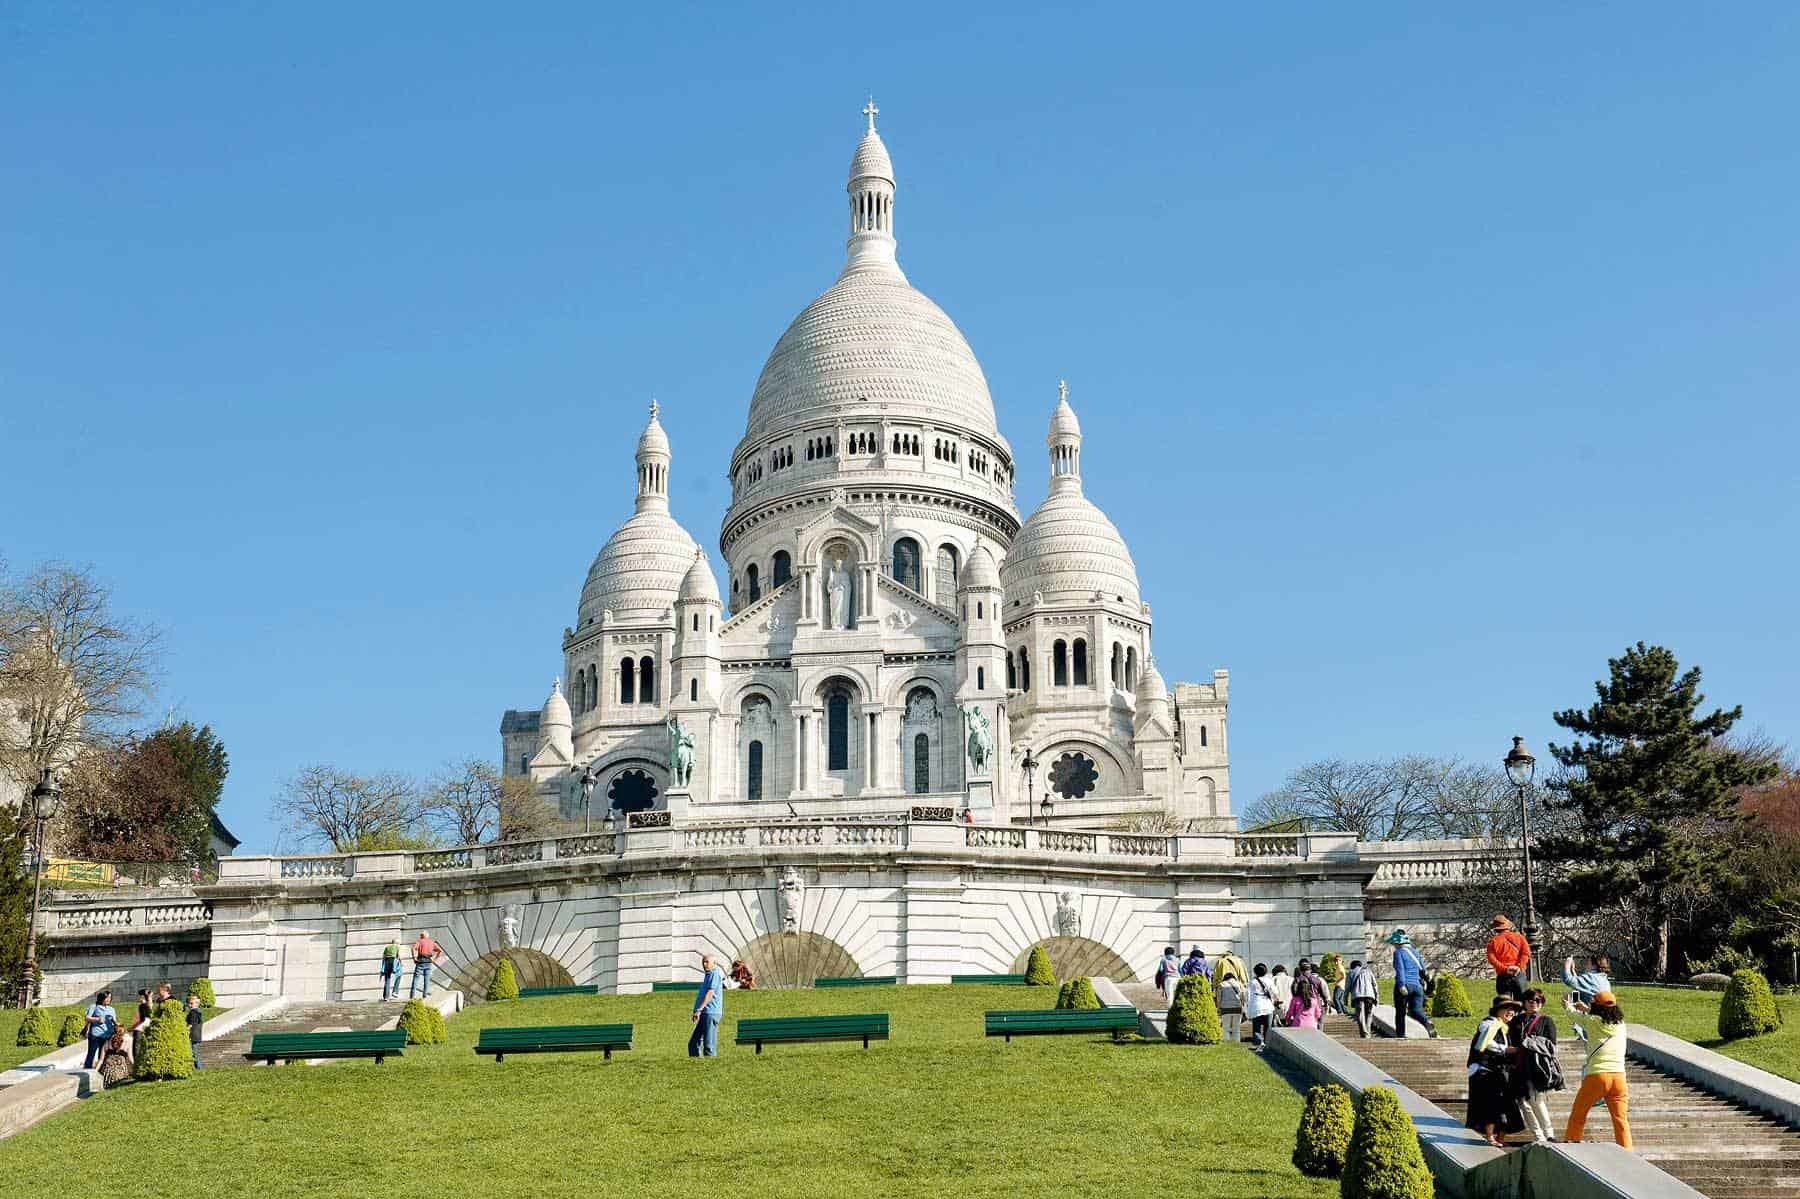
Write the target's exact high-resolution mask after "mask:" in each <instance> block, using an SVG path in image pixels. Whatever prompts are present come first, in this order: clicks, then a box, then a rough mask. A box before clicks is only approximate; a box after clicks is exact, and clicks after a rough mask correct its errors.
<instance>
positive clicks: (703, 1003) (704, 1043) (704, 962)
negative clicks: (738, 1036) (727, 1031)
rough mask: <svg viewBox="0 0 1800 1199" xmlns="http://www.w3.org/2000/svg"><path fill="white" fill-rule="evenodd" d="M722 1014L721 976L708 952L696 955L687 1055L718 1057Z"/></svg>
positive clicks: (723, 989) (722, 977) (723, 1000)
mask: <svg viewBox="0 0 1800 1199" xmlns="http://www.w3.org/2000/svg"><path fill="white" fill-rule="evenodd" d="M724 1015H725V975H724V973H723V972H722V971H720V969H719V964H718V962H717V961H715V960H714V959H713V955H712V954H710V953H703V954H701V955H700V989H699V990H698V991H696V992H694V1033H693V1035H692V1036H690V1037H689V1038H688V1056H689V1057H700V1056H702V1055H705V1056H706V1057H718V1056H719V1021H720V1019H721V1018H723V1017H724Z"/></svg>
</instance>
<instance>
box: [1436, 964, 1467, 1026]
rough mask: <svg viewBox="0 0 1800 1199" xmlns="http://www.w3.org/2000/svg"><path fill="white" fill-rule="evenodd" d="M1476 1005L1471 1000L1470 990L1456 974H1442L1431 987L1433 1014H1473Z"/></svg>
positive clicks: (1437, 1015)
mask: <svg viewBox="0 0 1800 1199" xmlns="http://www.w3.org/2000/svg"><path fill="white" fill-rule="evenodd" d="M1474 1014H1475V1005H1474V1004H1472V1003H1470V1002H1469V990H1468V988H1467V987H1465V986H1463V982H1462V979H1460V978H1458V977H1456V975H1454V974H1440V975H1438V977H1437V982H1436V983H1435V984H1433V986H1432V988H1431V1015H1432V1018H1433V1019H1435V1018H1437V1017H1439V1016H1473V1015H1474Z"/></svg>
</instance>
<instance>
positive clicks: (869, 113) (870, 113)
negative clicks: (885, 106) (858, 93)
mask: <svg viewBox="0 0 1800 1199" xmlns="http://www.w3.org/2000/svg"><path fill="white" fill-rule="evenodd" d="M863 115H864V116H865V117H868V118H869V132H870V133H873V132H875V118H876V117H878V116H880V115H881V110H880V109H879V108H876V107H875V97H874V96H870V97H869V102H868V103H867V104H865V105H863Z"/></svg>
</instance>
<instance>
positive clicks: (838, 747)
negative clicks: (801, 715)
mask: <svg viewBox="0 0 1800 1199" xmlns="http://www.w3.org/2000/svg"><path fill="white" fill-rule="evenodd" d="M825 769H827V770H848V769H850V693H849V692H848V691H845V690H843V689H842V688H839V689H838V690H836V691H833V692H832V693H831V694H830V695H829V696H827V697H826V698H825Z"/></svg>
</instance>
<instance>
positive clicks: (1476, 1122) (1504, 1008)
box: [1463, 995, 1525, 1149]
mask: <svg viewBox="0 0 1800 1199" xmlns="http://www.w3.org/2000/svg"><path fill="white" fill-rule="evenodd" d="M1518 1014H1519V1001H1518V1000H1516V999H1514V998H1513V997H1512V996H1510V995H1496V996H1495V997H1494V1006H1493V1007H1491V1008H1489V1009H1488V1014H1487V1019H1485V1020H1483V1021H1482V1022H1481V1023H1480V1024H1477V1025H1476V1026H1475V1035H1474V1036H1473V1037H1471V1038H1469V1059H1468V1067H1469V1110H1468V1115H1467V1117H1466V1118H1465V1119H1464V1120H1463V1124H1464V1125H1465V1126H1466V1127H1469V1128H1473V1129H1474V1130H1475V1131H1476V1132H1478V1133H1480V1134H1481V1135H1482V1136H1484V1137H1486V1138H1487V1143H1488V1144H1490V1145H1492V1146H1493V1147H1494V1148H1496V1149H1504V1148H1506V1142H1505V1140H1504V1139H1502V1138H1504V1137H1505V1136H1506V1134H1507V1133H1509V1132H1519V1131H1521V1130H1522V1129H1523V1128H1524V1127H1525V1117H1524V1116H1523V1115H1521V1114H1520V1112H1519V1104H1518V1102H1517V1100H1516V1099H1515V1098H1514V1096H1513V1088H1512V1082H1511V1079H1510V1075H1509V1070H1508V1068H1509V1066H1510V1064H1511V1058H1510V1054H1509V1047H1508V1042H1507V1026H1508V1025H1510V1024H1511V1023H1512V1020H1513V1017H1514V1016H1517V1015H1518Z"/></svg>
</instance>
